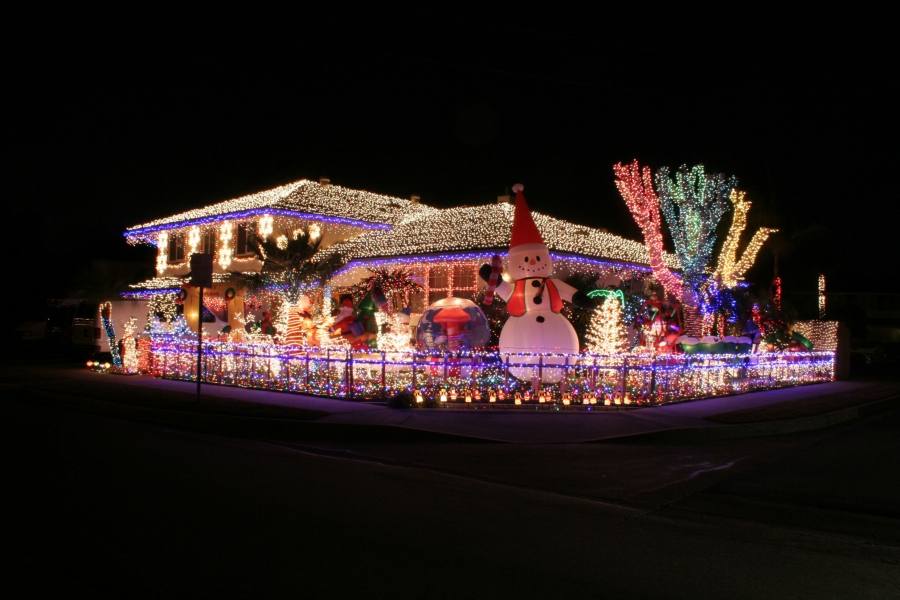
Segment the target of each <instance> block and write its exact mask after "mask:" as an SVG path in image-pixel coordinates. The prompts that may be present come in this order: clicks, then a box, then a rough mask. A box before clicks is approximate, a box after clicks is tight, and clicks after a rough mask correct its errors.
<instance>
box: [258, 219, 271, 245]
mask: <svg viewBox="0 0 900 600" xmlns="http://www.w3.org/2000/svg"><path fill="white" fill-rule="evenodd" d="M274 226H275V219H273V218H272V215H263V216H262V217H261V218H260V219H259V227H258V229H257V231H258V233H259V237H261V238H262V239H263V240H266V239H268V237H269V236H270V235H272V231H273V230H274Z"/></svg>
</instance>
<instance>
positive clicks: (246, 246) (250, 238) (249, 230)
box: [235, 223, 256, 255]
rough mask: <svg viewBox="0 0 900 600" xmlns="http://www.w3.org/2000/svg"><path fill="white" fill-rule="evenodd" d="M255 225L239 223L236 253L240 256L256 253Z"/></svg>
mask: <svg viewBox="0 0 900 600" xmlns="http://www.w3.org/2000/svg"><path fill="white" fill-rule="evenodd" d="M255 231H256V224H255V223H238V226H237V244H236V247H235V251H236V252H237V254H238V255H242V254H253V253H254V252H255V245H254V241H255V239H254V238H255V237H256V236H255V234H254V232H255Z"/></svg>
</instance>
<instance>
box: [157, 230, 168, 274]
mask: <svg viewBox="0 0 900 600" xmlns="http://www.w3.org/2000/svg"><path fill="white" fill-rule="evenodd" d="M156 247H157V248H158V251H157V254H156V272H157V273H159V274H160V275H162V274H163V273H165V272H166V267H167V266H168V264H169V234H168V233H166V232H165V231H160V232H159V235H158V236H157V238H156Z"/></svg>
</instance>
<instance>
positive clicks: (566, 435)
mask: <svg viewBox="0 0 900 600" xmlns="http://www.w3.org/2000/svg"><path fill="white" fill-rule="evenodd" d="M45 373H46V375H47V376H46V377H40V378H36V379H37V381H34V382H32V381H31V380H26V383H24V384H23V386H24V387H27V388H29V389H34V390H36V391H43V392H51V393H53V391H54V389H55V392H56V393H61V394H66V395H68V396H70V397H71V396H73V390H75V389H87V388H94V389H95V390H97V391H98V395H99V397H106V398H109V400H110V401H112V402H121V403H129V402H130V403H139V404H138V405H139V406H140V407H141V408H148V407H149V408H164V409H167V410H177V411H179V412H180V413H192V412H195V413H199V412H214V413H216V414H218V415H228V416H231V417H237V418H251V419H273V420H279V422H281V423H282V424H288V423H290V422H291V421H296V422H298V423H299V422H300V421H302V422H303V423H304V425H306V426H315V425H316V424H319V425H322V426H330V427H323V428H328V429H330V428H333V427H340V426H350V427H351V428H354V429H355V428H360V430H361V429H366V428H369V429H373V428H374V429H380V430H385V429H387V430H390V429H396V430H404V431H406V432H426V433H434V434H441V435H444V436H452V437H458V438H464V439H477V440H483V441H494V442H508V443H579V442H594V441H603V440H611V439H620V438H629V437H635V436H645V435H657V436H659V435H661V436H665V437H688V438H697V437H701V438H716V437H745V436H748V437H749V436H756V435H771V434H778V433H790V432H794V431H803V430H809V429H818V428H822V427H827V426H830V425H834V424H837V423H840V422H844V421H847V420H851V419H854V418H857V417H858V416H860V414H863V412H865V411H867V410H872V409H874V408H875V407H881V408H886V407H890V406H892V405H895V404H894V403H900V382H869V381H841V382H834V383H825V384H815V385H808V386H800V387H794V388H785V389H780V390H771V391H765V392H752V393H748V394H741V395H736V396H725V397H719V398H710V399H706V400H694V401H689V402H682V403H678V404H670V405H665V406H658V407H651V408H640V409H629V410H617V411H603V410H601V411H595V412H566V411H563V412H558V413H557V412H549V411H541V412H537V411H535V412H528V411H527V409H522V410H520V409H516V410H508V409H507V410H487V409H486V410H456V409H451V408H440V409H421V408H417V409H410V410H397V409H391V408H387V407H385V406H383V405H381V404H374V403H365V402H354V401H347V400H335V399H330V398H317V397H310V396H303V395H298V394H287V393H281V392H270V391H263V390H249V389H243V388H232V387H224V386H216V385H206V384H204V385H203V401H202V402H201V403H200V404H198V403H197V402H196V400H195V398H194V394H195V389H196V388H195V384H193V383H190V382H181V381H169V380H162V379H154V378H151V377H144V376H133V377H125V376H115V375H100V374H96V373H92V372H88V371H86V370H74V369H70V370H53V371H52V373H51V372H49V370H47V371H45ZM123 391H124V392H126V394H128V396H129V397H128V398H125V399H123V398H122V397H121V394H122V392H123Z"/></svg>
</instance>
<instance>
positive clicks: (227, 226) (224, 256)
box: [219, 221, 233, 269]
mask: <svg viewBox="0 0 900 600" xmlns="http://www.w3.org/2000/svg"><path fill="white" fill-rule="evenodd" d="M231 230H232V225H231V221H223V222H222V224H221V225H219V266H220V267H222V268H223V269H227V268H228V265H230V264H231V256H232V254H233V250H232V249H231V237H232V233H231Z"/></svg>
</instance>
